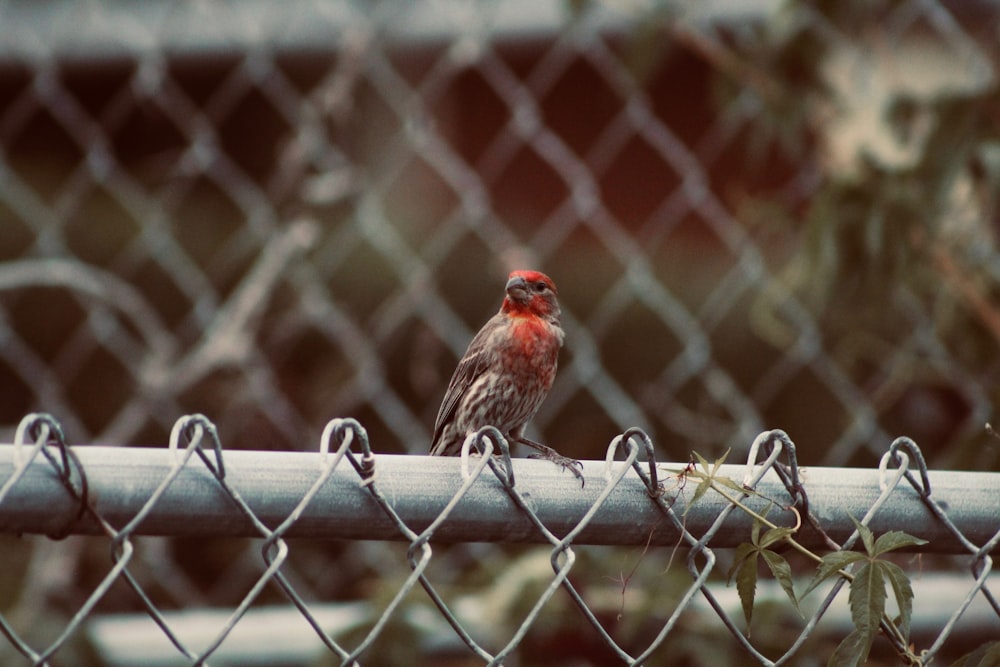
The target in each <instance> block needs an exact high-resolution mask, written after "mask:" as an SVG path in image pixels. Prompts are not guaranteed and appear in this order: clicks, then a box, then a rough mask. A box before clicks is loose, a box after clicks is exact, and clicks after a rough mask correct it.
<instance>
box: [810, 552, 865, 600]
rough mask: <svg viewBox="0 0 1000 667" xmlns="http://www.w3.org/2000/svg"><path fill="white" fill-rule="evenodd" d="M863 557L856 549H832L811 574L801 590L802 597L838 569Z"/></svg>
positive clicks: (833, 574)
mask: <svg viewBox="0 0 1000 667" xmlns="http://www.w3.org/2000/svg"><path fill="white" fill-rule="evenodd" d="M864 559H865V555H864V554H862V553H858V552H857V551H834V552H832V553H828V554H826V555H824V556H823V559H822V561H821V562H820V564H819V567H818V568H817V570H816V574H815V576H813V579H812V581H810V582H809V585H808V586H806V590H805V591H803V593H802V597H803V598H804V597H805V596H807V595H809V593H811V592H812V590H813V589H814V588H816V587H817V586H819V585H820V584H821V583H823V582H824V581H826V580H827V579H829V578H830V577H832V576H835V575H836V574H837V572H838V571H840V570H842V569H844V568H845V567H847V566H848V565H850V564H852V563H856V562H858V561H859V560H864Z"/></svg>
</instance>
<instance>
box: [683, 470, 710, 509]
mask: <svg viewBox="0 0 1000 667" xmlns="http://www.w3.org/2000/svg"><path fill="white" fill-rule="evenodd" d="M710 488H712V478H711V477H706V478H704V479H703V480H701V483H699V484H698V486H697V487H696V488H695V490H694V496H693V497H692V498H691V502H689V503H688V504H687V507H685V508H684V513H683V514H682V516H687V513H688V512H690V511H691V508H692V507H694V504H695V503H696V502H698V500H699V499H700V498H701V497H702V496H703V495H705V492H706V491H708V490H709V489H710Z"/></svg>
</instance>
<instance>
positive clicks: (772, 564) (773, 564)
mask: <svg viewBox="0 0 1000 667" xmlns="http://www.w3.org/2000/svg"><path fill="white" fill-rule="evenodd" d="M760 555H761V557H763V559H764V562H765V563H767V567H768V568H769V569H770V570H771V574H772V575H774V578H775V579H776V580H777V581H778V583H779V584H781V588H782V589H784V591H785V595H787V596H788V599H789V600H791V601H792V606H793V607H795V611H796V612H798V614H799V616H802V610H801V609H799V601H798V600H797V599H796V598H795V587H794V585H793V583H792V568H791V566H790V565H789V564H788V561H787V560H785V559H784V558H783V557H782V556H781V555H780V554H777V553H775V552H773V551H771V550H770V549H763V550H761V552H760Z"/></svg>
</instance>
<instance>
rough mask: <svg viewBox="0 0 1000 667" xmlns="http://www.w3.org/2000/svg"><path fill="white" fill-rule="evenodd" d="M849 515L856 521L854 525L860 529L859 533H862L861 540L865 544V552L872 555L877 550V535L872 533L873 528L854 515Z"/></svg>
mask: <svg viewBox="0 0 1000 667" xmlns="http://www.w3.org/2000/svg"><path fill="white" fill-rule="evenodd" d="M848 516H849V517H850V519H851V521H853V522H854V527H855V528H857V529H858V534H859V535H861V542H862V544H864V545H865V552H866V553H867V554H869V555H872V554H873V553H874V551H875V537H874V536H873V535H872V531H871V529H870V528H869V527H868V526H866V525H864V524H862V523H861V522H859V521H858V520H857V519H855V518H854V517H853V516H850V515H848Z"/></svg>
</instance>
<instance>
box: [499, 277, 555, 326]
mask: <svg viewBox="0 0 1000 667" xmlns="http://www.w3.org/2000/svg"><path fill="white" fill-rule="evenodd" d="M505 289H506V291H507V296H506V298H504V300H503V306H501V310H502V311H503V312H505V313H510V314H533V315H538V316H540V317H546V318H551V319H555V320H558V317H559V312H560V311H559V302H558V301H557V300H556V285H555V283H554V282H552V279H551V278H549V277H548V276H547V275H545V274H544V273H540V272H538V271H523V270H522V271H512V272H511V274H510V275H509V276H507V287H506V288H505Z"/></svg>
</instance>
